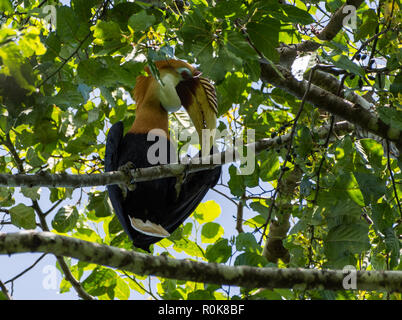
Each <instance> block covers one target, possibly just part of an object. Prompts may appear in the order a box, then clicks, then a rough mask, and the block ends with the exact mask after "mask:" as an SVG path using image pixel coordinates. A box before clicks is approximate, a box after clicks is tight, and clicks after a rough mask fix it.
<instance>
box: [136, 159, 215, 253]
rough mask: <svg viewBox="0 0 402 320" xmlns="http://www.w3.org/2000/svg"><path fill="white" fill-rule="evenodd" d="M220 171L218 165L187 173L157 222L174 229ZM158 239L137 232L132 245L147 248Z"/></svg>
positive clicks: (190, 212)
mask: <svg viewBox="0 0 402 320" xmlns="http://www.w3.org/2000/svg"><path fill="white" fill-rule="evenodd" d="M221 171H222V167H221V166H219V167H216V168H214V169H211V170H205V171H200V172H195V173H192V174H189V175H188V176H187V178H186V180H185V181H184V183H183V184H182V186H181V189H180V194H179V197H178V198H177V199H176V197H175V193H174V192H172V194H171V197H170V201H169V204H168V206H167V208H166V210H165V214H164V215H163V216H160V217H159V221H157V222H158V223H160V224H161V225H162V226H163V227H164V228H165V229H166V230H167V231H168V232H169V233H172V232H173V231H174V230H176V229H177V228H178V227H179V226H180V225H181V224H182V223H183V222H184V220H186V219H187V218H188V217H189V216H190V215H191V214H192V213H193V212H194V210H195V209H196V208H197V206H198V205H199V204H200V202H201V201H202V199H203V198H204V197H205V195H206V193H207V192H208V191H209V189H210V188H213V187H214V186H215V185H216V184H217V182H218V180H219V177H220V175H221ZM156 181H157V180H156ZM172 191H173V190H172ZM160 240H161V239H160V238H156V237H152V236H147V235H144V234H138V235H136V237H135V239H134V245H135V246H137V247H140V248H147V247H149V246H150V245H151V244H153V243H155V242H158V241H160Z"/></svg>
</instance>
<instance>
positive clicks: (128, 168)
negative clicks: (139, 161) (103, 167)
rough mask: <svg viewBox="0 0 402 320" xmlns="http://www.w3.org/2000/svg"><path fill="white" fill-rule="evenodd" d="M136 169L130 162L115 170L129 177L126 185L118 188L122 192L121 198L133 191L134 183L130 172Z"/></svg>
mask: <svg viewBox="0 0 402 320" xmlns="http://www.w3.org/2000/svg"><path fill="white" fill-rule="evenodd" d="M133 169H136V166H135V165H134V163H132V162H131V161H129V162H127V163H125V164H123V165H122V166H120V167H119V168H118V169H117V170H119V171H123V172H124V174H125V175H126V176H127V177H129V180H128V183H126V184H124V185H120V188H121V189H122V191H123V196H124V198H125V197H126V196H127V192H128V191H134V190H135V187H136V185H135V183H134V179H133V178H132V175H131V170H133Z"/></svg>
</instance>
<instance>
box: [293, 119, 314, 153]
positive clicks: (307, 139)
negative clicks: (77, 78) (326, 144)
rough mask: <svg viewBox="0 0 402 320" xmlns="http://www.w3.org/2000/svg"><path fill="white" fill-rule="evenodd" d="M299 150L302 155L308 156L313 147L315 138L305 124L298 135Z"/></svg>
mask: <svg viewBox="0 0 402 320" xmlns="http://www.w3.org/2000/svg"><path fill="white" fill-rule="evenodd" d="M296 143H297V151H298V153H299V155H300V157H302V158H305V157H306V156H308V155H309V154H310V152H311V150H312V148H313V138H312V136H311V133H310V130H309V129H308V128H307V127H305V126H303V127H302V128H301V129H300V130H299V132H298V135H297V136H296Z"/></svg>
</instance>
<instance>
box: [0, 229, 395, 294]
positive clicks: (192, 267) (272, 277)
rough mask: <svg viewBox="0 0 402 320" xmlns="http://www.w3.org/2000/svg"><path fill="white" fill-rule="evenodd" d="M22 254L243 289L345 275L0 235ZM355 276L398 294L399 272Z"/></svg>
mask: <svg viewBox="0 0 402 320" xmlns="http://www.w3.org/2000/svg"><path fill="white" fill-rule="evenodd" d="M22 252H51V253H53V254H55V255H60V256H69V257H72V258H75V259H78V260H81V261H86V262H90V263H96V264H99V265H104V266H109V267H112V268H117V269H119V270H125V271H129V272H133V273H136V274H139V275H154V276H158V277H164V278H171V279H178V280H186V281H194V282H203V283H214V284H218V285H236V286H240V287H247V288H295V287H302V288H305V289H321V290H322V289H327V290H344V288H343V281H344V278H345V275H346V274H344V273H343V271H342V270H308V269H299V268H297V269H296V268H289V269H276V268H257V267H249V266H238V267H231V266H227V265H222V264H216V263H203V262H196V261H190V260H176V259H172V258H168V257H166V256H165V255H160V256H151V255H147V254H143V253H138V252H134V251H127V250H124V249H120V248H116V247H111V246H106V245H100V244H98V243H92V242H88V241H83V240H79V239H75V238H71V237H66V236H61V235H57V234H54V233H51V232H36V231H22V232H17V233H8V234H7V233H0V254H14V253H22ZM355 275H356V283H357V288H356V289H358V290H387V291H402V271H356V273H355Z"/></svg>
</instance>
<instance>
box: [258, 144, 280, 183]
mask: <svg viewBox="0 0 402 320" xmlns="http://www.w3.org/2000/svg"><path fill="white" fill-rule="evenodd" d="M258 157H259V158H260V159H261V164H260V178H261V180H262V181H266V182H268V181H272V180H275V179H277V178H278V176H279V174H280V164H279V155H278V153H277V152H276V151H275V150H269V151H264V152H263V153H261V154H260V156H258Z"/></svg>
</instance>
